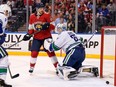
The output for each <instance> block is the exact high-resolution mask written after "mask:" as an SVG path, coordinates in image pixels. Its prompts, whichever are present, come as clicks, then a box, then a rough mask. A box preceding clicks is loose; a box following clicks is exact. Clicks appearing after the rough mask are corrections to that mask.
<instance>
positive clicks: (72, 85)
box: [6, 56, 114, 87]
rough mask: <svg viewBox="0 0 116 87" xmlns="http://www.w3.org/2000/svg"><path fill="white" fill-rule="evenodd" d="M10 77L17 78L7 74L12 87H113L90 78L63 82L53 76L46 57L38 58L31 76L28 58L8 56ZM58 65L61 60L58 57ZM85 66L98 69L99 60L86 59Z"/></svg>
mask: <svg viewBox="0 0 116 87" xmlns="http://www.w3.org/2000/svg"><path fill="white" fill-rule="evenodd" d="M9 60H10V68H11V72H12V75H15V74H17V73H19V74H20V76H19V77H17V78H14V79H11V78H10V75H9V73H8V74H7V78H6V82H7V83H8V84H12V85H13V87H114V86H113V84H106V80H103V79H100V78H99V76H98V77H92V76H82V77H81V76H80V77H78V78H77V80H72V81H64V80H63V79H61V78H59V77H58V76H57V75H56V74H55V69H54V67H53V65H52V63H51V60H50V59H49V58H48V57H42V56H38V60H37V64H36V66H35V69H34V72H33V74H32V75H30V73H29V72H28V70H29V64H30V56H9ZM58 60H59V61H60V63H61V62H62V60H63V58H61V57H58ZM84 64H85V65H94V66H98V67H99V59H86V60H85V61H84Z"/></svg>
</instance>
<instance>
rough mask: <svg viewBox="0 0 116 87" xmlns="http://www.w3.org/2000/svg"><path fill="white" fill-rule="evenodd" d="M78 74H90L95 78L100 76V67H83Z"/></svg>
mask: <svg viewBox="0 0 116 87" xmlns="http://www.w3.org/2000/svg"><path fill="white" fill-rule="evenodd" d="M78 72H80V73H81V72H88V73H92V74H94V76H95V77H97V76H99V70H98V67H95V66H83V67H81V68H80V69H79V70H78Z"/></svg>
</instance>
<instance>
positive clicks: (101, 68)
mask: <svg viewBox="0 0 116 87" xmlns="http://www.w3.org/2000/svg"><path fill="white" fill-rule="evenodd" d="M106 28H116V26H104V27H102V28H101V49H100V78H103V59H104V58H103V57H104V34H105V29H106ZM114 86H116V35H115V58H114Z"/></svg>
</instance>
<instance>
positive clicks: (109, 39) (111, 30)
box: [100, 27, 116, 84]
mask: <svg viewBox="0 0 116 87" xmlns="http://www.w3.org/2000/svg"><path fill="white" fill-rule="evenodd" d="M115 46H116V27H103V28H102V34H101V52H103V54H101V55H100V56H102V57H103V62H102V64H103V68H102V73H103V76H102V77H103V79H105V80H108V81H110V83H112V84H114V81H115V80H114V76H115V68H116V67H115V56H116V54H115V52H116V47H115Z"/></svg>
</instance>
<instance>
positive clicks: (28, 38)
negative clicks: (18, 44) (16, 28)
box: [23, 33, 32, 41]
mask: <svg viewBox="0 0 116 87" xmlns="http://www.w3.org/2000/svg"><path fill="white" fill-rule="evenodd" d="M31 37H32V35H30V34H28V33H27V34H26V35H24V37H23V40H24V41H27V40H30V38H31Z"/></svg>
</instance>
